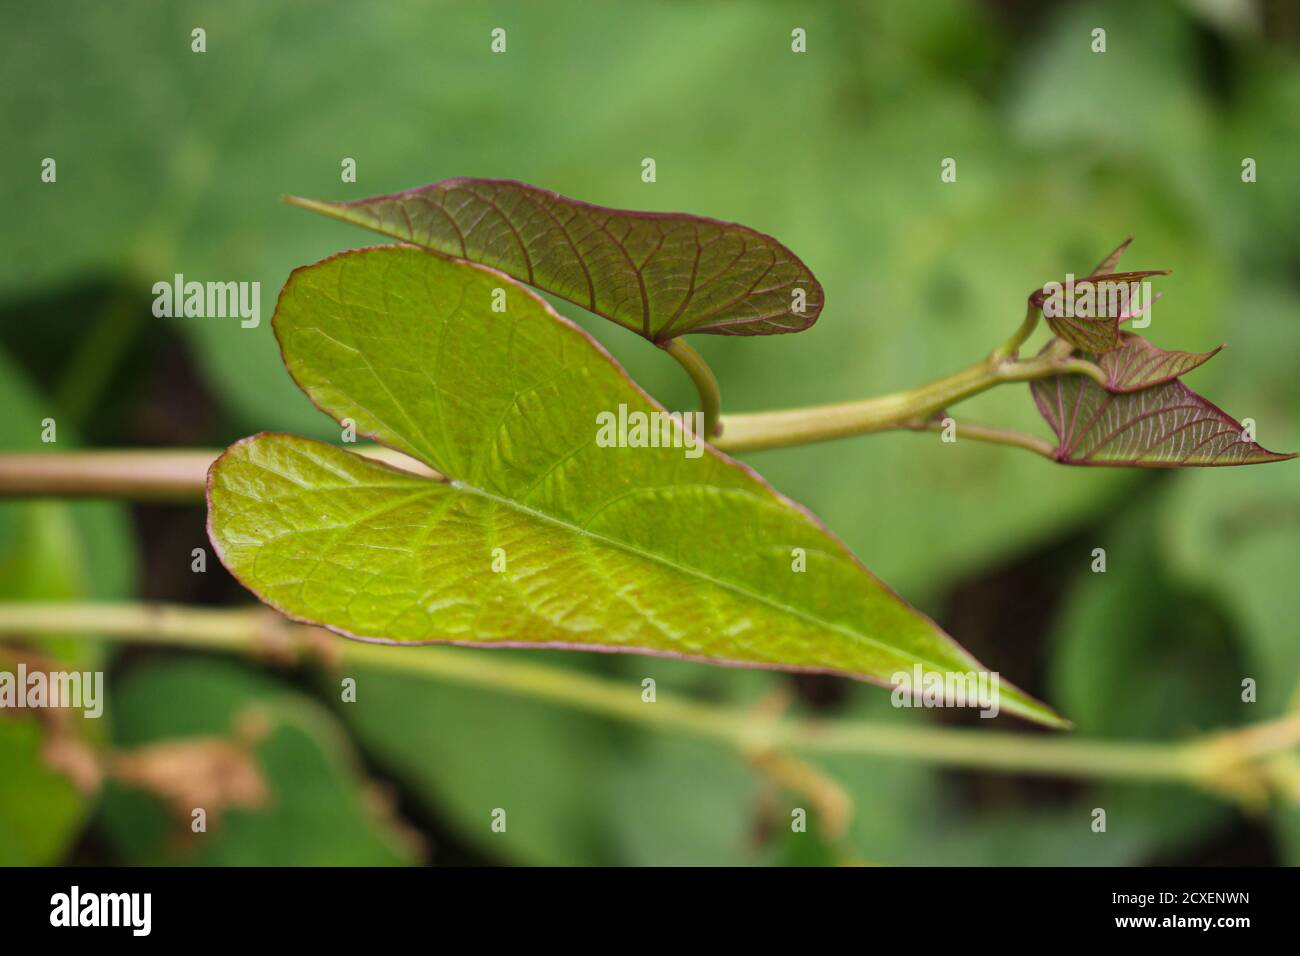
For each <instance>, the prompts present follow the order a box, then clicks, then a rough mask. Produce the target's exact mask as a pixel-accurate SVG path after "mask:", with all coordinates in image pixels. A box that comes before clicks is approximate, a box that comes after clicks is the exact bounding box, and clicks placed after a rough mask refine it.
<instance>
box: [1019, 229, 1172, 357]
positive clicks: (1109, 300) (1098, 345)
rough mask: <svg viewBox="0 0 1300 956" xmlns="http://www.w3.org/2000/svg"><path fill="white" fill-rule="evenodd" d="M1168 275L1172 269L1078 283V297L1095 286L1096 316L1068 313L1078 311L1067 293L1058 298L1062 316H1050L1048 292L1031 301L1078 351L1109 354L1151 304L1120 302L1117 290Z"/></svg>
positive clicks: (1040, 291)
mask: <svg viewBox="0 0 1300 956" xmlns="http://www.w3.org/2000/svg"><path fill="white" fill-rule="evenodd" d="M1126 246H1127V243H1125V244H1124V245H1121V246H1120V247H1119V248H1118V249H1116V250H1115V251H1114V252H1112V253H1111V254H1110V255H1109V256H1107V257H1106V259H1104V260H1103V261H1102V263H1101V265H1106V264H1107V263H1108V262H1109V261H1110V260H1111V259H1115V260H1118V258H1119V255H1120V254H1121V253H1122V252H1123V251H1124V249H1125V247H1126ZM1167 274H1168V270H1154V271H1145V272H1112V273H1107V274H1101V275H1098V274H1094V275H1090V276H1088V277H1086V278H1084V279H1080V280H1078V281H1077V282H1075V283H1074V291H1075V294H1076V295H1079V294H1080V293H1081V291H1082V290H1086V289H1088V288H1089V287H1091V294H1092V295H1094V296H1095V302H1094V303H1093V305H1092V307H1091V312H1092V314H1079V315H1072V314H1068V313H1069V312H1071V311H1078V309H1077V308H1076V307H1075V306H1074V304H1073V303H1067V301H1066V299H1065V296H1064V294H1063V293H1062V294H1061V295H1058V296H1057V297H1056V301H1057V303H1058V308H1057V310H1056V311H1058V313H1059V314H1056V315H1051V314H1049V312H1050V311H1052V309H1051V304H1050V302H1049V298H1050V297H1049V296H1048V295H1047V293H1046V290H1045V289H1037V290H1035V291H1034V292H1033V293H1032V294H1031V295H1030V297H1029V299H1030V301H1031V302H1032V303H1033V304H1034V305H1035V306H1037V307H1038V308H1040V309H1043V318H1044V319H1045V320H1046V321H1047V324H1048V326H1049V327H1050V328H1051V330H1052V331H1053V332H1054V333H1056V334H1057V335H1059V336H1060V337H1061V338H1063V339H1065V340H1066V341H1067V342H1069V343H1070V344H1071V345H1073V346H1074V347H1075V348H1078V349H1083V350H1084V351H1085V352H1098V353H1101V352H1109V351H1110V350H1112V349H1116V348H1119V346H1120V342H1121V333H1120V324H1121V323H1123V322H1125V321H1127V320H1128V319H1130V318H1132V317H1133V316H1134V315H1137V314H1140V313H1141V312H1144V311H1146V309H1147V308H1149V307H1150V303H1149V302H1143V301H1141V300H1140V299H1137V300H1121V299H1119V297H1118V295H1117V294H1116V293H1117V290H1116V287H1117V286H1120V287H1123V286H1127V285H1129V284H1130V283H1134V284H1136V283H1140V282H1142V280H1144V279H1149V278H1150V277H1151V276H1158V275H1167ZM1065 306H1070V308H1064V307H1065Z"/></svg>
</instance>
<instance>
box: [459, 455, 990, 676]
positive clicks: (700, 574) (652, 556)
mask: <svg viewBox="0 0 1300 956" xmlns="http://www.w3.org/2000/svg"><path fill="white" fill-rule="evenodd" d="M450 485H451V487H452V488H453V489H455V490H457V491H464V492H466V493H468V494H473V495H477V496H479V497H481V498H485V499H487V500H489V501H493V502H495V503H497V504H501V505H504V506H505V507H507V508H509V509H510V510H512V511H515V512H518V513H520V514H526V515H528V516H530V517H533V518H536V519H538V520H541V521H545V522H547V523H549V524H552V525H555V526H557V527H559V528H562V529H564V530H565V531H568V532H570V533H572V534H575V535H577V536H579V537H583V538H591V539H593V540H595V541H599V542H601V543H603V544H606V545H609V546H611V547H614V548H617V549H619V550H621V551H625V552H627V553H628V554H634V555H636V556H638V557H641V558H645V559H646V560H649V561H653V562H655V563H656V564H659V565H661V566H663V567H666V568H668V569H669V570H672V571H675V572H677V573H678V574H683V575H686V576H687V577H694V578H696V579H698V580H700V581H705V582H707V583H709V584H712V585H714V586H715V587H719V588H722V589H723V590H727V591H731V592H732V593H734V594H738V595H740V596H741V597H744V598H748V599H749V600H752V601H754V602H756V603H758V604H761V605H765V606H766V607H769V608H771V609H773V610H776V611H780V612H782V613H785V614H788V615H790V616H791V617H795V618H799V619H800V620H803V621H806V622H808V623H810V624H813V625H816V626H817V627H820V628H823V629H825V630H828V631H832V632H834V633H837V634H841V635H843V636H845V637H848V638H852V639H854V640H857V641H860V642H863V643H866V644H871V645H874V646H875V647H878V648H880V649H882V650H884V651H886V652H888V653H889V654H892V655H894V656H896V657H901V658H910V659H911V660H913V661H919V662H920V663H922V664H924V665H927V666H928V667H930V668H932V669H933V670H935V671H940V672H942V671H944V670H946V669H947V668H946V667H945V666H943V665H940V664H938V663H937V662H935V661H932V660H930V659H928V658H925V657H922V656H921V655H920V654H917V653H914V652H912V651H909V650H906V649H904V648H900V647H897V646H894V645H890V644H886V643H884V642H883V641H881V640H879V639H877V638H874V637H871V636H870V635H867V634H862V633H860V632H858V631H854V630H849V629H847V628H845V627H844V626H842V625H839V624H835V623H833V622H831V621H826V620H823V619H822V618H819V617H817V616H815V615H813V614H810V613H808V612H807V611H803V610H801V609H799V608H796V607H791V606H790V605H788V604H783V603H781V602H780V601H776V600H773V599H772V598H770V597H767V596H766V595H763V594H758V593H755V592H753V591H750V590H749V589H747V588H745V587H742V586H741V585H738V584H735V583H734V582H731V581H724V580H721V579H719V578H715V577H714V576H713V575H711V574H708V573H707V572H705V571H701V570H699V569H698V568H692V567H687V566H685V565H681V564H676V563H674V562H672V561H670V560H669V559H668V558H666V557H664V556H663V555H660V554H656V553H654V552H653V551H645V550H643V549H641V548H638V547H636V546H635V545H632V544H629V543H628V542H626V541H620V540H618V539H617V538H611V537H609V536H607V535H603V534H600V533H598V532H595V531H592V530H590V529H589V528H583V527H579V526H578V525H575V524H572V523H570V522H568V521H565V520H564V519H562V518H557V517H555V516H554V515H549V514H547V513H546V512H544V511H538V510H537V509H536V508H530V507H528V506H527V505H525V504H521V503H520V502H517V501H514V500H513V499H511V498H506V497H503V496H501V495H496V494H493V493H492V492H490V491H487V490H486V489H483V488H478V487H475V486H474V485H470V484H467V483H465V482H463V481H460V480H456V479H453V480H452V481H451V482H450ZM964 663H969V662H964ZM849 673H854V674H857V673H859V672H857V671H850V672H849ZM864 676H865V675H864Z"/></svg>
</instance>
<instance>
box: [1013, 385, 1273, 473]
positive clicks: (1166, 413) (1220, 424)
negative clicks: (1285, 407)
mask: <svg viewBox="0 0 1300 956" xmlns="http://www.w3.org/2000/svg"><path fill="white" fill-rule="evenodd" d="M1029 386H1030V390H1031V391H1032V392H1033V396H1034V402H1035V403H1036V404H1037V405H1038V410H1039V411H1040V412H1041V413H1042V415H1043V418H1045V419H1047V423H1048V424H1049V425H1050V426H1051V427H1052V431H1054V432H1055V433H1056V437H1057V442H1058V443H1057V448H1056V460H1057V461H1060V462H1063V463H1065V464H1068V465H1115V466H1136V467H1143V468H1179V467H1187V466H1193V465H1253V464H1259V463H1261V462H1267V461H1283V460H1285V459H1287V458H1294V457H1296V456H1295V455H1280V454H1277V453H1276V452H1271V451H1267V450H1265V449H1263V448H1261V447H1260V446H1259V445H1257V444H1255V442H1253V441H1249V440H1247V438H1246V437H1245V427H1244V426H1243V425H1242V424H1241V423H1240V422H1238V421H1237V420H1236V419H1234V418H1232V416H1230V415H1228V414H1227V413H1226V412H1224V411H1223V410H1222V409H1220V408H1219V407H1218V406H1216V405H1214V404H1213V403H1211V402H1208V401H1206V400H1205V399H1204V398H1202V397H1201V396H1200V395H1197V394H1196V393H1195V392H1193V391H1192V390H1191V389H1190V388H1188V387H1187V386H1186V385H1184V384H1183V383H1182V382H1180V381H1177V380H1176V379H1175V380H1173V381H1168V382H1165V383H1164V384H1162V385H1155V386H1153V387H1151V388H1145V389H1143V390H1141V391H1138V392H1123V393H1118V394H1112V393H1111V392H1108V391H1106V389H1104V388H1102V387H1101V386H1100V385H1098V384H1097V383H1096V382H1094V381H1093V380H1092V379H1091V378H1089V377H1088V376H1086V375H1058V376H1055V377H1053V378H1044V379H1037V380H1035V381H1033V382H1030V383H1029Z"/></svg>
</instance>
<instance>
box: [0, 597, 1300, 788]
mask: <svg viewBox="0 0 1300 956" xmlns="http://www.w3.org/2000/svg"><path fill="white" fill-rule="evenodd" d="M50 633H57V634H59V635H60V636H67V635H81V636H84V637H87V638H91V637H92V636H93V637H104V638H111V639H125V640H131V641H135V642H139V643H146V644H154V645H168V646H175V647H182V648H189V649H194V650H216V651H222V652H227V653H248V654H254V655H258V654H261V655H267V654H271V655H273V656H277V657H280V658H281V659H286V660H290V661H295V662H299V663H301V662H304V661H309V660H312V659H323V660H324V661H325V662H326V663H332V664H333V665H334V666H335V667H344V666H346V667H369V668H375V669H380V670H387V671H396V672H400V673H404V674H415V675H422V676H424V677H429V678H432V679H435V680H445V681H451V682H453V683H458V684H465V685H470V686H475V687H483V688H486V689H489V690H494V691H497V692H500V693H504V694H514V695H518V696H522V697H529V698H532V699H536V700H543V701H547V702H550V703H554V704H559V705H562V706H566V707H572V708H574V709H576V710H581V711H584V712H586V713H591V714H596V715H599V716H602V717H607V718H610V719H614V720H621V721H627V722H632V723H637V724H643V725H646V726H651V727H660V728H671V729H675V730H680V731H683V732H687V733H690V734H693V735H695V736H698V737H704V738H708V739H712V740H715V741H718V742H721V743H723V744H726V745H728V746H730V747H733V748H734V749H735V750H736V751H737V752H738V753H740V754H741V755H742V756H746V757H749V758H750V759H755V758H756V757H757V759H758V761H759V762H760V763H761V762H763V761H767V762H771V761H772V760H773V759H776V758H773V757H771V756H770V755H771V754H773V753H777V752H782V751H791V752H800V753H804V754H816V753H824V754H829V753H835V754H849V755H858V756H863V757H885V758H892V759H899V760H915V761H919V762H922V763H928V764H935V765H939V766H948V767H964V768H970V769H980V770H986V771H995V772H1004V773H1020V774H1033V775H1041V776H1052V777H1062V778H1074V779H1126V780H1143V781H1162V782H1167V783H1181V784H1185V785H1190V786H1196V787H1202V788H1205V789H1208V790H1211V791H1214V792H1217V793H1220V794H1222V795H1228V796H1236V797H1241V798H1247V797H1253V796H1257V795H1258V793H1259V792H1261V790H1262V791H1267V792H1271V791H1273V790H1280V791H1281V792H1282V793H1283V794H1284V795H1285V796H1287V797H1288V798H1289V799H1291V800H1293V801H1296V802H1300V786H1297V785H1296V782H1295V780H1294V779H1293V776H1294V775H1293V774H1292V775H1290V776H1288V775H1286V774H1284V773H1283V770H1285V769H1286V768H1287V767H1291V766H1292V765H1293V764H1294V758H1295V757H1296V750H1297V748H1300V712H1298V713H1292V714H1289V715H1287V716H1285V717H1281V718H1278V719H1275V720H1270V721H1266V722H1262V723H1258V724H1254V725H1251V726H1248V727H1245V728H1241V729H1237V730H1229V731H1223V732H1218V733H1212V734H1207V735H1204V736H1202V737H1198V738H1193V739H1190V740H1188V741H1185V742H1174V743H1160V742H1137V741H1134V742H1119V741H1100V740H1087V739H1081V738H1070V737H1053V736H1044V735H1038V734H1026V733H1015V732H1006V731H981V730H963V729H949V728H941V727H917V726H909V725H902V724H894V723H870V722H863V721H847V720H820V719H811V718H803V717H788V716H782V715H781V714H780V713H774V712H770V711H761V710H760V711H757V712H756V711H755V710H754V709H752V708H751V709H748V710H742V709H737V708H729V707H722V706H716V705H712V704H706V703H702V702H699V701H694V700H691V699H689V698H684V697H675V696H672V695H669V694H663V693H660V694H658V695H657V700H656V701H655V702H653V703H645V702H643V701H642V699H641V692H640V684H639V683H632V684H629V683H627V682H621V681H618V680H615V679H611V678H606V677H597V676H595V675H591V674H584V673H581V672H578V671H571V670H566V669H562V668H557V667H552V666H549V665H544V664H534V663H530V662H526V661H519V660H515V659H511V658H506V657H503V656H500V655H494V654H485V653H479V652H474V651H467V650H463V649H458V648H449V647H410V648H394V647H389V646H384V645H378V644H366V643H362V642H359V641H349V640H346V639H344V638H340V637H336V636H335V635H333V634H330V633H329V632H326V631H324V630H323V629H321V628H316V627H310V626H307V625H300V624H294V623H291V622H289V621H288V620H286V619H285V618H283V617H281V616H280V615H278V614H276V613H274V612H273V611H270V610H269V609H266V608H260V607H253V608H247V609H240V608H234V609H208V608H191V607H185V606H179V605H166V604H97V603H90V604H61V603H60V604H46V603H17V604H6V605H0V636H8V637H19V638H25V637H30V636H31V635H34V634H50ZM781 767H782V768H783V771H784V773H785V775H787V776H790V775H794V776H799V777H801V778H802V777H805V776H807V775H808V773H809V771H807V770H804V769H800V768H801V765H800V764H798V763H796V762H785V763H781ZM796 771H797V773H796Z"/></svg>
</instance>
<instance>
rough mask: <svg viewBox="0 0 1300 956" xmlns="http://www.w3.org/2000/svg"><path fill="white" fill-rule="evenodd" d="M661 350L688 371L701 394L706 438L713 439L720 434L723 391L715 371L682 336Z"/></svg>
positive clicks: (669, 341) (670, 340)
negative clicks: (719, 425)
mask: <svg viewBox="0 0 1300 956" xmlns="http://www.w3.org/2000/svg"><path fill="white" fill-rule="evenodd" d="M661 348H662V349H663V350H664V351H665V352H667V353H668V354H669V355H671V356H672V357H673V358H675V359H676V360H677V362H678V364H680V365H681V367H682V368H684V369H686V374H687V375H689V376H690V377H691V381H692V382H694V383H695V390H696V391H697V392H699V393H700V409H701V410H702V411H703V412H704V437H705V438H706V439H711V438H713V437H714V436H715V435H717V433H718V420H719V419H720V418H721V417H722V390H721V389H720V388H719V387H718V379H717V377H716V376H715V375H714V374H713V369H711V368H709V363H708V362H706V361H704V356H703V355H701V354H700V353H699V352H697V351H695V348H694V347H693V346H691V345H688V344H687V342H686V340H685V339H683V338H681V337H680V336H679V337H678V338H675V339H669V340H668V341H667V342H665V343H664V344H663V345H662V346H661Z"/></svg>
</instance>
